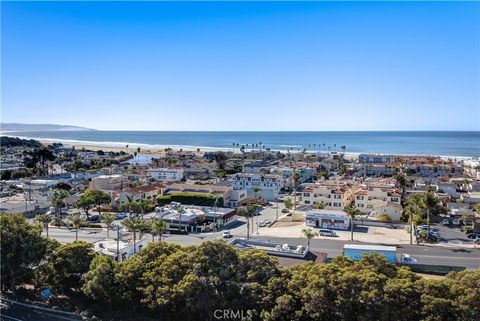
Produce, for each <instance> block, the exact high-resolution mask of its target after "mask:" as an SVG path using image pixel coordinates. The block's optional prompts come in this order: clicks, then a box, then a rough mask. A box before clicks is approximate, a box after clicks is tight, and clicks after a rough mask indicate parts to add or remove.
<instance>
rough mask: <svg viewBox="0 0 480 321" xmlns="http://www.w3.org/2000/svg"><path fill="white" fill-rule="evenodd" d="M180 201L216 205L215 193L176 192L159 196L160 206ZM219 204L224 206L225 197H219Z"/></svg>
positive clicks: (188, 203)
mask: <svg viewBox="0 0 480 321" xmlns="http://www.w3.org/2000/svg"><path fill="white" fill-rule="evenodd" d="M171 202H178V203H181V204H184V205H198V206H215V195H212V194H202V193H176V194H172V195H164V196H160V197H158V198H157V204H158V205H160V206H163V205H167V204H170V203H171ZM217 206H223V197H219V198H218V201H217Z"/></svg>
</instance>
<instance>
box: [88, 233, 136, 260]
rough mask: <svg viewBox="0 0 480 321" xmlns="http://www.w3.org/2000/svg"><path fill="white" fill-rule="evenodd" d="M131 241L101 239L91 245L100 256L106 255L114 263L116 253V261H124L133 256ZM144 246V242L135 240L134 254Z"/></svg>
mask: <svg viewBox="0 0 480 321" xmlns="http://www.w3.org/2000/svg"><path fill="white" fill-rule="evenodd" d="M133 246H134V245H133V241H123V240H118V242H117V240H116V239H112V238H108V239H103V240H101V241H97V242H95V243H93V249H94V250H95V251H96V252H97V253H99V254H100V255H108V256H110V257H111V258H112V259H113V260H114V261H116V260H117V253H118V261H119V262H122V261H126V260H128V258H129V257H130V256H132V255H133V254H134V252H135V251H134V248H133ZM143 246H144V241H143V240H137V241H136V242H135V250H136V252H138V251H140V250H141V249H142V247H143Z"/></svg>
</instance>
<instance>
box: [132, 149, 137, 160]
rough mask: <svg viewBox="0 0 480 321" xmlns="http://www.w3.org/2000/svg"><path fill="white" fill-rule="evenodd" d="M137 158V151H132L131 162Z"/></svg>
mask: <svg viewBox="0 0 480 321" xmlns="http://www.w3.org/2000/svg"><path fill="white" fill-rule="evenodd" d="M136 159H137V152H136V151H135V152H133V162H135V160H136Z"/></svg>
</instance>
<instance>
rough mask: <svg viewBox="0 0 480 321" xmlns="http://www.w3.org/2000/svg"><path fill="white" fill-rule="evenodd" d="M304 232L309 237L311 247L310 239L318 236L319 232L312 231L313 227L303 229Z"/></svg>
mask: <svg viewBox="0 0 480 321" xmlns="http://www.w3.org/2000/svg"><path fill="white" fill-rule="evenodd" d="M302 234H303V236H305V238H306V239H307V247H308V248H310V240H311V239H313V238H314V237H315V236H318V233H317V232H314V231H312V229H311V228H309V229H303V230H302Z"/></svg>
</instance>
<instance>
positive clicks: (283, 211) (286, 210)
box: [282, 208, 290, 213]
mask: <svg viewBox="0 0 480 321" xmlns="http://www.w3.org/2000/svg"><path fill="white" fill-rule="evenodd" d="M282 213H290V211H289V210H288V209H286V208H284V209H283V210H282Z"/></svg>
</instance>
